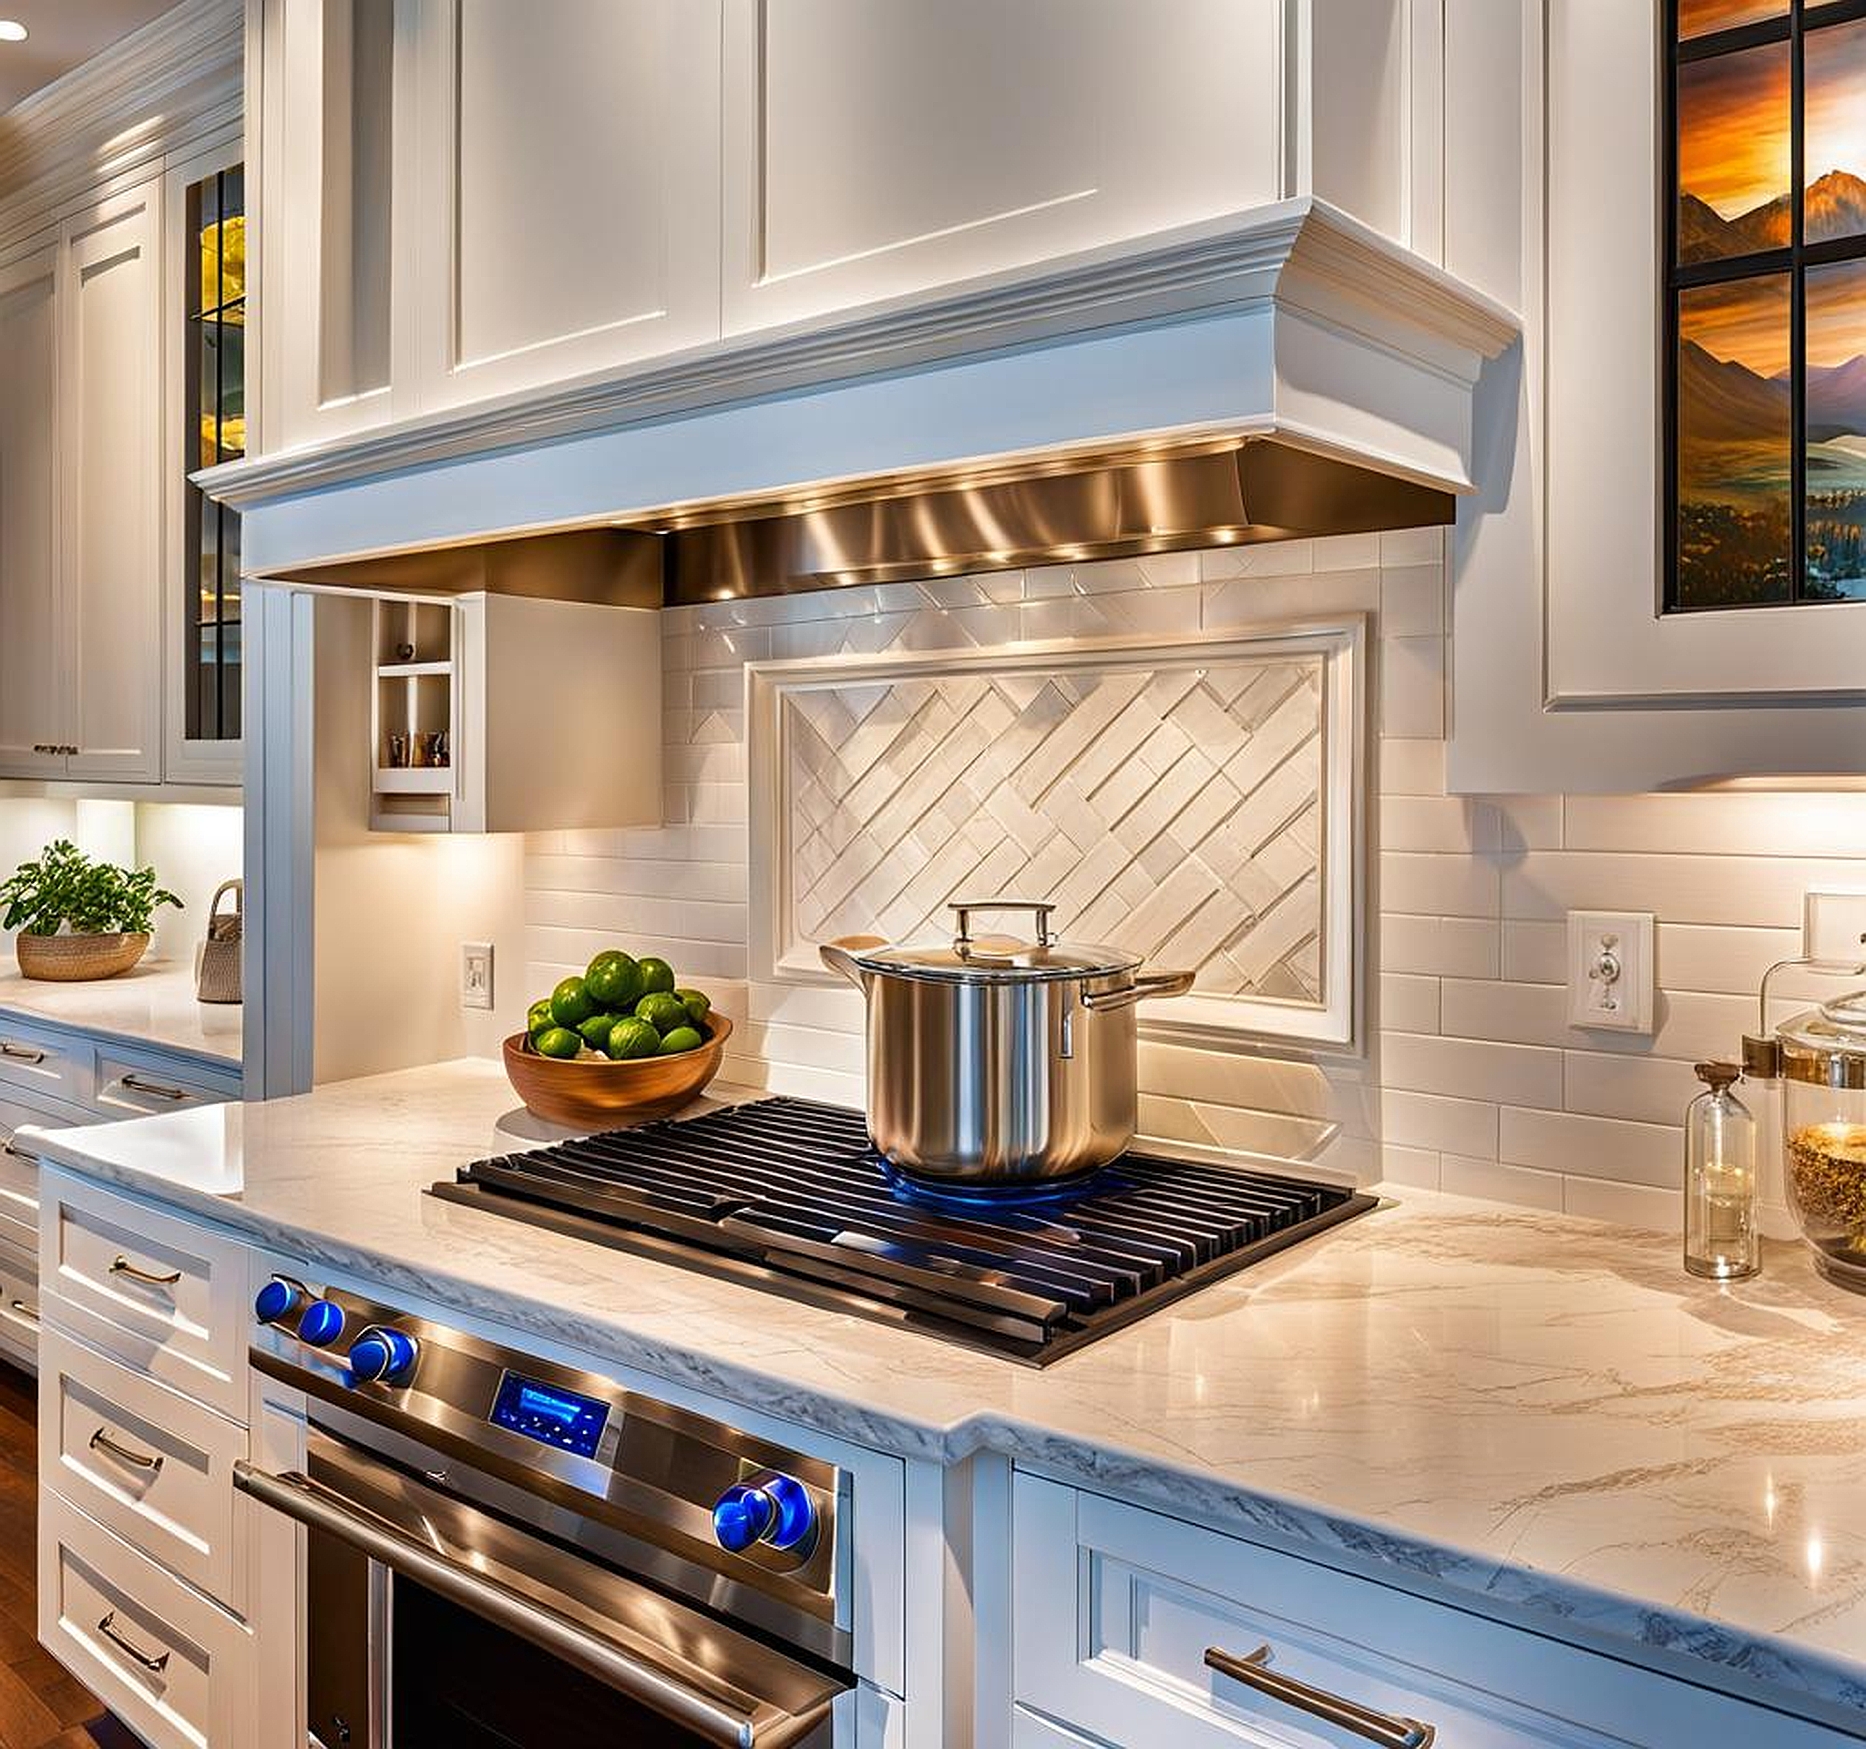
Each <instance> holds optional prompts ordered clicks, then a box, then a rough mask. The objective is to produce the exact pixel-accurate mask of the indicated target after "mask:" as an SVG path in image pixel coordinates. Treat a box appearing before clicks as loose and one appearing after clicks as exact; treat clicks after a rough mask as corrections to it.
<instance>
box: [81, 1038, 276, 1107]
mask: <svg viewBox="0 0 1866 1749" xmlns="http://www.w3.org/2000/svg"><path fill="white" fill-rule="evenodd" d="M239 1092H240V1090H239V1084H238V1082H237V1080H236V1079H235V1078H234V1077H232V1076H217V1075H215V1074H213V1073H212V1072H211V1071H209V1070H205V1069H195V1068H186V1069H177V1068H176V1067H175V1066H174V1065H173V1064H172V1063H170V1062H167V1061H166V1060H163V1059H158V1058H145V1057H137V1056H134V1055H130V1054H128V1053H118V1052H115V1051H99V1052H98V1053H97V1091H96V1093H95V1095H94V1096H93V1098H92V1103H93V1104H94V1105H95V1106H96V1107H97V1109H98V1110H99V1111H100V1112H102V1113H103V1114H104V1116H105V1117H107V1118H111V1119H116V1118H121V1117H146V1116H148V1115H149V1114H150V1113H152V1112H158V1111H185V1110H187V1108H188V1107H189V1106H191V1105H218V1104H220V1103H221V1102H222V1101H223V1100H227V1099H237V1098H238V1097H239Z"/></svg>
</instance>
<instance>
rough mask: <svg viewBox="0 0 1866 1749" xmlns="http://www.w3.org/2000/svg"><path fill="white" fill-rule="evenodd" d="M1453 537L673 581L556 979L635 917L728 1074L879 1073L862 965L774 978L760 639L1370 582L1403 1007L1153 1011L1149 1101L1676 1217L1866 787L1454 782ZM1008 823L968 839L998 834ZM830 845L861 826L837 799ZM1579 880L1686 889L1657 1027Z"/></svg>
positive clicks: (1583, 1204)
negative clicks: (1283, 1044) (646, 808)
mask: <svg viewBox="0 0 1866 1749" xmlns="http://www.w3.org/2000/svg"><path fill="white" fill-rule="evenodd" d="M1445 546H1446V539H1445V533H1444V531H1443V530H1441V529H1436V528H1429V529H1406V530H1400V531H1396V532H1393V533H1389V534H1385V535H1380V536H1362V535H1351V536H1344V537H1340V538H1338V539H1333V540H1326V541H1313V542H1311V541H1288V542H1281V543H1274V544H1264V545H1248V546H1228V547H1221V548H1214V549H1212V550H1210V551H1208V552H1204V553H1191V554H1167V555H1159V556H1152V555H1149V556H1145V557H1142V558H1138V559H1118V560H1111V561H1107V562H1105V563H1104V562H1097V563H1094V564H1081V565H1056V566H1046V567H1040V568H1036V569H1032V570H1030V571H1028V572H1024V571H1017V570H1011V571H1004V572H994V573H980V574H978V575H974V576H961V577H949V578H938V579H930V580H924V581H920V582H904V583H891V584H886V585H882V586H860V587H855V588H849V589H839V590H828V591H819V592H814V593H806V594H802V595H795V596H786V597H782V598H772V599H770V600H762V599H758V600H749V601H746V600H741V601H735V602H723V603H709V604H706V605H705V606H702V607H695V608H676V609H670V610H668V611H667V612H666V613H665V614H664V616H663V622H662V651H663V658H664V661H663V669H664V687H663V704H664V707H665V712H666V721H665V724H664V740H665V745H666V747H667V764H666V774H665V775H666V788H667V818H666V821H665V823H664V824H663V825H661V826H660V827H657V828H648V829H633V830H625V831H607V832H554V833H540V834H535V835H533V837H531V838H530V839H529V840H528V841H527V845H526V874H527V905H526V946H527V956H528V960H529V962H530V963H529V964H528V966H527V973H528V976H529V979H530V981H531V982H532V983H535V984H537V985H538V987H539V988H545V987H548V985H549V984H550V983H552V982H554V981H555V980H556V978H558V977H561V976H564V975H565V974H567V973H569V972H572V971H578V970H581V969H582V967H583V965H584V964H585V963H586V962H587V960H588V959H589V957H590V956H591V954H593V953H594V952H595V951H597V949H598V948H600V947H603V946H607V945H609V944H610V942H611V941H613V940H616V939H620V940H622V941H624V942H626V943H628V944H629V945H630V946H631V947H634V948H635V949H637V950H638V951H643V952H652V951H659V952H662V953H664V954H666V956H667V957H668V958H670V959H672V960H673V961H674V963H675V965H676V966H677V967H678V968H679V969H680V971H681V972H682V974H683V975H686V976H691V977H693V978H695V979H699V980H702V981H705V982H707V984H708V986H709V988H711V989H712V990H713V992H714V994H715V997H716V998H717V1000H718V1002H719V1004H720V1007H721V1009H722V1010H723V1011H724V1012H726V1013H728V1014H731V1015H732V1016H733V1017H734V1019H735V1020H742V1021H743V1024H742V1026H741V1027H740V1030H739V1032H738V1034H737V1036H736V1037H735V1040H734V1044H733V1050H732V1054H731V1056H730V1057H729V1059H728V1064H727V1070H726V1072H727V1074H728V1075H729V1076H731V1077H732V1078H733V1079H735V1080H739V1081H744V1082H747V1083H748V1084H751V1085H757V1086H768V1087H770V1088H772V1089H773V1090H775V1091H784V1092H791V1093H797V1094H801V1095H803V1096H806V1097H816V1098H826V1099H832V1100H838V1101H841V1102H843V1103H858V1102H859V1101H860V1099H861V1097H862V1004H861V999H860V997H859V996H858V995H857V994H856V993H855V992H854V991H852V990H849V989H847V988H846V987H844V986H842V985H839V984H838V985H834V986H824V985H816V984H807V985H789V984H783V985H777V984H759V985H754V986H748V985H747V984H746V983H745V982H744V979H745V975H746V946H745V943H746V940H747V936H748V933H749V918H750V910H749V906H750V904H751V903H753V902H757V901H759V900H760V899H762V898H764V897H765V896H764V895H761V894H756V893H753V892H751V891H750V881H749V879H748V873H747V870H748V850H747V833H746V826H745V819H746V813H747V801H748V795H747V789H746V773H745V768H744V736H745V725H744V719H743V710H744V685H745V676H744V668H745V664H746V663H747V662H750V661H764V660H773V659H775V660H792V659H797V658H801V657H834V656H837V655H840V654H845V653H860V652H868V651H878V650H885V649H889V648H896V647H900V648H918V649H930V648H955V649H956V648H965V647H991V646H996V645H1000V644H1012V643H1015V642H1018V641H1021V640H1028V639H1039V638H1041V639H1053V638H1079V637H1110V636H1121V635H1131V636H1159V635H1180V636H1184V635H1196V634H1197V633H1198V632H1200V631H1201V630H1203V631H1218V630H1222V629H1224V628H1227V627H1231V626H1239V625H1260V624H1265V623H1270V622H1274V621H1279V620H1300V619H1308V618H1313V617H1315V616H1316V615H1318V614H1323V613H1329V612H1335V611H1353V612H1364V613H1367V614H1369V615H1371V616H1372V631H1373V634H1374V637H1375V638H1376V640H1377V646H1376V649H1375V651H1374V653H1373V654H1374V660H1373V662H1372V663H1371V665H1370V669H1371V673H1372V676H1373V685H1374V694H1373V699H1372V705H1371V709H1372V712H1373V720H1374V722H1375V724H1376V725H1377V727H1378V729H1379V731H1380V736H1379V739H1378V741H1377V743H1376V745H1375V747H1374V748H1373V750H1372V758H1371V762H1370V763H1371V769H1372V772H1373V774H1374V781H1375V784H1376V786H1377V787H1376V789H1375V791H1374V792H1373V793H1372V794H1371V795H1370V797H1369V804H1368V812H1369V817H1370V834H1371V837H1372V840H1373V842H1372V844H1371V846H1370V850H1372V851H1377V852H1378V853H1379V855H1378V861H1377V863H1376V864H1375V867H1376V869H1377V882H1376V890H1375V891H1374V893H1373V894H1372V895H1371V896H1370V897H1371V904H1372V906H1373V908H1374V910H1375V911H1376V912H1377V913H1378V915H1377V916H1375V917H1374V919H1373V921H1372V925H1371V928H1370V935H1369V943H1368V966H1369V975H1370V979H1377V982H1376V983H1373V984H1371V986H1370V991H1369V1010H1370V1020H1371V1024H1372V1025H1373V1026H1375V1027H1376V1028H1378V1029H1379V1036H1378V1037H1377V1039H1376V1042H1375V1043H1374V1045H1373V1046H1372V1047H1370V1050H1369V1053H1368V1055H1367V1056H1366V1057H1365V1058H1362V1059H1356V1058H1353V1057H1348V1056H1342V1057H1327V1056H1323V1057H1320V1058H1316V1057H1313V1056H1311V1055H1310V1054H1309V1053H1306V1052H1293V1053H1290V1054H1286V1055H1277V1054H1276V1053H1275V1052H1274V1050H1273V1049H1272V1048H1270V1047H1268V1046H1266V1047H1264V1048H1263V1049H1261V1050H1258V1051H1252V1052H1248V1053H1240V1052H1233V1051H1218V1050H1208V1049H1203V1048H1200V1047H1198V1046H1196V1045H1193V1044H1188V1043H1184V1042H1179V1041H1174V1042H1168V1041H1166V1040H1165V1039H1162V1038H1160V1037H1143V1040H1142V1043H1141V1052H1140V1085H1141V1091H1142V1097H1143V1119H1144V1127H1145V1128H1146V1129H1147V1131H1148V1133H1149V1134H1151V1135H1154V1136H1156V1137H1159V1138H1163V1139H1164V1140H1167V1141H1171V1140H1175V1139H1177V1140H1182V1141H1209V1142H1212V1143H1215V1144H1217V1145H1221V1146H1231V1147H1239V1148H1246V1149H1251V1150H1255V1151H1267V1152H1273V1153H1281V1154H1283V1155H1284V1156H1286V1157H1291V1158H1313V1159H1315V1160H1317V1161H1318V1162H1320V1163H1322V1164H1324V1165H1325V1166H1327V1167H1328V1168H1330V1169H1331V1170H1332V1169H1339V1170H1343V1171H1348V1172H1352V1173H1354V1174H1356V1175H1358V1176H1359V1177H1360V1178H1362V1179H1363V1180H1364V1181H1371V1180H1373V1179H1375V1178H1382V1177H1384V1178H1385V1179H1387V1180H1389V1181H1390V1182H1392V1183H1394V1184H1396V1185H1402V1186H1440V1185H1442V1186H1443V1188H1444V1189H1446V1190H1448V1191H1453V1192H1456V1193H1458V1194H1462V1195H1471V1196H1482V1197H1488V1198H1492V1199H1494V1200H1498V1201H1503V1202H1509V1203H1516V1204H1520V1205H1524V1206H1530V1207H1538V1208H1565V1209H1567V1210H1568V1211H1569V1212H1571V1213H1574V1214H1580V1215H1587V1216H1591V1217H1595V1218H1599V1219H1604V1220H1614V1221H1621V1222H1632V1223H1635V1224H1640V1225H1650V1226H1655V1227H1660V1228H1665V1229H1670V1230H1676V1228H1677V1226H1678V1221H1679V1197H1678V1191H1677V1181H1678V1173H1679V1170H1680V1161H1679V1153H1680V1147H1681V1144H1680V1140H1679V1137H1680V1131H1679V1129H1678V1127H1677V1126H1678V1124H1679V1123H1680V1121H1681V1119H1682V1115H1683V1110H1684V1105H1685V1103H1686V1102H1687V1101H1688V1100H1689V1099H1690V1098H1691V1097H1692V1095H1693V1094H1694V1092H1695V1091H1696V1083H1695V1081H1694V1080H1693V1078H1692V1075H1691V1063H1692V1061H1693V1060H1695V1059H1697V1058H1699V1057H1703V1056H1707V1055H1718V1056H1729V1055H1731V1054H1733V1052H1734V1051H1735V1049H1736V1046H1737V1040H1738V1039H1739V1037H1740V1035H1741V1033H1742V1031H1743V1030H1744V1029H1745V1028H1746V1027H1748V1026H1750V1025H1752V1024H1753V1008H1754V1000H1755V989H1756V985H1757V982H1758V981H1759V979H1760V977H1761V974H1762V972H1763V970H1764V969H1766V967H1767V966H1768V965H1769V964H1771V963H1773V962H1774V961H1775V960H1777V959H1781V958H1786V957H1789V956H1791V955H1792V954H1794V953H1795V952H1797V951H1798V949H1799V938H1800V937H1799V931H1800V920H1801V900H1802V894H1803V893H1804V892H1805V890H1806V889H1807V888H1808V887H1810V886H1814V885H1837V886H1861V885H1866V795H1857V794H1853V795H1818V794H1787V793H1785V794H1767V793H1757V792H1743V793H1741V794H1717V793H1713V794H1679V795H1663V796H1605V797H1603V796H1567V797H1564V796H1559V795H1544V796H1522V797H1488V798H1483V799H1479V800H1466V799H1464V798H1456V797H1447V796H1446V794H1445V743H1444V739H1443V737H1444V733H1445V726H1446V723H1447V721H1448V700H1447V695H1446V680H1445V633H1446V632H1447V630H1448V618H1449V612H1448V602H1449V595H1448V589H1447V586H1446V578H1445V571H1444V554H1445ZM962 732H963V731H962ZM1199 751H1200V749H1199V747H1198V743H1197V736H1196V734H1194V735H1192V736H1191V737H1190V739H1189V740H1188V741H1187V743H1186V745H1184V746H1175V747H1172V748H1167V747H1162V748H1160V749H1159V750H1158V756H1157V757H1155V756H1154V755H1152V754H1149V755H1148V756H1147V757H1146V758H1145V759H1144V760H1136V761H1135V762H1134V769H1135V771H1136V772H1137V773H1138V774H1139V781H1138V784H1137V787H1136V790H1135V794H1134V795H1133V797H1132V798H1131V803H1130V807H1131V810H1132V811H1135V812H1139V811H1142V810H1144V809H1145V808H1146V806H1147V801H1148V793H1149V788H1148V786H1149V784H1151V786H1152V788H1153V789H1156V790H1157V789H1159V788H1161V787H1162V786H1164V785H1167V784H1170V783H1171V782H1173V781H1174V773H1175V772H1176V771H1177V770H1178V769H1179V762H1180V761H1181V760H1182V759H1183V758H1185V757H1187V756H1188V755H1189V754H1193V753H1197V752H1199ZM940 756H941V750H940V749H938V748H934V747H932V746H929V748H928V749H927V750H926V757H929V758H937V757H940ZM1149 774H1151V775H1150V776H1149ZM1103 799H1104V800H1106V798H1105V797H1104V798H1103ZM879 800H880V805H883V806H885V805H886V802H885V798H879ZM1020 818H1021V817H1020ZM1016 825H1017V821H1016V820H1012V821H1009V822H1001V823H1000V831H1001V832H1014V831H1015V829H1016ZM953 829H954V828H953V825H952V824H951V823H950V822H948V821H946V820H944V819H943V818H942V817H940V816H939V815H938V814H937V812H935V813H934V814H932V815H929V817H928V818H926V819H925V820H922V821H921V822H919V824H918V825H916V826H915V827H914V829H913V836H914V841H915V842H916V843H917V844H918V845H919V846H920V848H921V850H922V851H923V852H924V853H925V854H926V855H937V854H938V853H939V852H940V850H941V849H942V848H943V847H944V846H945V845H946V843H947V841H948V840H949V839H950V837H951V835H952V832H953ZM1024 848H1025V851H1026V853H1030V852H1032V851H1035V850H1040V849H1041V848H1042V847H1041V846H1028V845H1027V846H1025V847H1024ZM992 851H993V846H992V844H991V843H990V842H988V841H973V842H969V843H968V845H967V846H966V854H967V856H968V857H969V858H970V859H971V860H972V861H974V862H980V861H982V862H983V863H984V864H985V865H989V861H990V857H991V854H992ZM825 852H826V854H829V855H834V854H837V853H838V846H837V844H836V842H835V833H834V831H832V833H831V838H830V840H829V841H826V846H825ZM1154 855H1155V853H1154V852H1150V853H1149V858H1148V860H1147V861H1146V862H1145V863H1144V865H1141V864H1137V865H1135V867H1134V868H1133V870H1132V871H1131V879H1130V883H1129V885H1128V886H1127V887H1125V888H1124V887H1122V886H1120V885H1119V884H1117V886H1116V888H1115V889H1114V893H1113V896H1112V897H1110V898H1109V899H1108V900H1107V901H1106V903H1107V904H1108V905H1112V906H1128V907H1132V906H1135V905H1139V904H1142V903H1144V902H1145V900H1146V896H1147V891H1148V889H1149V884H1150V883H1153V884H1157V882H1158V881H1159V880H1161V879H1165V878H1169V877H1170V874H1171V858H1170V855H1169V854H1168V853H1167V852H1166V851H1165V850H1164V849H1163V848H1162V849H1160V850H1159V851H1158V852H1157V857H1158V866H1157V867H1156V866H1154V861H1153V857H1154ZM1093 856H1094V843H1093V834H1092V833H1091V834H1090V836H1089V837H1087V838H1085V840H1084V842H1083V843H1082V844H1081V845H1075V844H1070V843H1063V844H1058V845H1057V846H1056V853H1055V855H1054V857H1052V858H1051V859H1050V862H1048V863H1044V864H1043V866H1044V867H1046V868H1048V867H1050V865H1051V863H1053V865H1054V868H1053V872H1054V877H1055V878H1054V881H1053V883H1052V884H1053V886H1054V887H1055V888H1056V889H1057V890H1059V891H1060V890H1062V889H1063V888H1065V887H1066V886H1067V885H1068V884H1069V882H1070V880H1071V878H1072V873H1073V871H1074V870H1076V869H1077V868H1078V866H1080V865H1084V864H1086V863H1089V862H1090V861H1092V859H1093ZM1039 860H1040V861H1041V860H1042V859H1041V858H1040V859H1039ZM1033 866H1035V865H1033ZM1247 872H1248V870H1247ZM1135 883H1137V884H1135ZM1571 909H1606V910H1636V911H1652V912H1654V913H1655V914H1656V915H1657V917H1658V919H1659V925H1658V937H1657V969H1658V984H1659V993H1658V1001H1657V1028H1656V1031H1655V1033H1654V1034H1653V1036H1651V1037H1649V1038H1648V1037H1639V1036H1636V1035H1631V1034H1625V1033H1605V1032H1597V1031H1590V1030H1582V1029H1575V1028H1571V1027H1569V1026H1568V1024H1567V1005H1566V992H1565V980H1566V971H1567V968H1566V963H1565V962H1566V952H1567V942H1566V921H1565V920H1566V913H1567V912H1568V911H1569V910H1571Z"/></svg>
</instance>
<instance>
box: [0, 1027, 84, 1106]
mask: <svg viewBox="0 0 1866 1749" xmlns="http://www.w3.org/2000/svg"><path fill="white" fill-rule="evenodd" d="M95 1071H96V1052H95V1050H94V1049H93V1048H92V1046H90V1045H88V1044H85V1043H82V1042H81V1041H79V1040H77V1039H67V1038H60V1037H58V1036H57V1035H55V1034H52V1033H43V1032H36V1031H34V1030H33V1029H31V1028H29V1027H23V1026H19V1025H16V1024H15V1023H14V1022H12V1021H9V1020H0V1089H5V1088H7V1087H18V1088H22V1089H25V1090H27V1091H29V1092H32V1093H36V1094H39V1095H41V1096H43V1097H46V1098H50V1099H62V1100H65V1101H67V1102H68V1103H71V1104H74V1105H82V1104H83V1103H84V1102H85V1101H86V1100H87V1099H89V1098H90V1096H91V1089H92V1087H93V1086H95V1085H96V1082H95V1080H94V1078H93V1077H94V1075H95Z"/></svg>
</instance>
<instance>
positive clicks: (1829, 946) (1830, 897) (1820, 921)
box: [1801, 887, 1866, 966]
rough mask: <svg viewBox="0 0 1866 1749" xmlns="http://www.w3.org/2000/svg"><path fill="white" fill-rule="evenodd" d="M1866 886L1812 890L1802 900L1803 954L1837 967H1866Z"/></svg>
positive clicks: (1816, 888) (1815, 888)
mask: <svg viewBox="0 0 1866 1749" xmlns="http://www.w3.org/2000/svg"><path fill="white" fill-rule="evenodd" d="M1862 937H1866V887H1811V888H1810V889H1809V890H1808V893H1807V895H1806V896H1805V897H1804V898H1803V899H1802V901H1801V951H1802V952H1803V953H1804V954H1805V955H1806V956H1807V957H1808V958H1809V959H1811V960H1826V961H1828V962H1830V963H1831V964H1834V965H1846V966H1857V965H1861V964H1866V946H1862V945H1861V940H1862Z"/></svg>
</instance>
